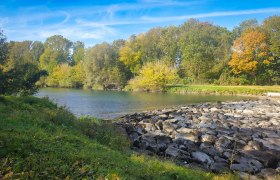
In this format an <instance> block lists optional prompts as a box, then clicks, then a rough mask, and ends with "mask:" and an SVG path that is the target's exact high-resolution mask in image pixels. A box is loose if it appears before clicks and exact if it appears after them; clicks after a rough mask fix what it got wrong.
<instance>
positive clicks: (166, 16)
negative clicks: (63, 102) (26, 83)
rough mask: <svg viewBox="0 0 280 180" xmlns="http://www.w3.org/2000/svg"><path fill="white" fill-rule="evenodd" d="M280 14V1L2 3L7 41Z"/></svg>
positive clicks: (86, 36) (88, 40) (122, 34)
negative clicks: (191, 21) (195, 20)
mask: <svg viewBox="0 0 280 180" xmlns="http://www.w3.org/2000/svg"><path fill="white" fill-rule="evenodd" d="M272 15H280V0H231V1H228V0H134V1H132V0H130V1H120V0H118V1H117V0H116V1H100V0H99V1H98V0H95V1H94V0H92V1H90V0H80V1H79V0H67V1H66V0H56V1H55V0H44V1H42V0H1V1H0V28H1V29H3V30H4V34H6V35H7V37H8V40H15V41H23V40H40V41H44V40H45V39H46V38H47V37H49V36H51V35H54V34H60V35H63V36H65V37H66V38H68V39H70V40H72V41H77V40H81V41H83V42H85V44H86V45H87V46H91V45H94V44H96V43H100V42H103V41H107V42H112V41H113V40H115V39H120V38H122V39H127V38H128V37H129V36H130V35H131V34H138V33H141V32H146V31H148V30H149V29H150V28H152V27H156V26H169V25H180V24H182V23H183V22H185V21H187V20H188V19H189V18H197V19H199V20H201V21H209V22H212V23H214V24H216V25H220V26H224V27H227V28H228V29H230V30H231V29H232V28H233V27H235V26H237V25H238V24H239V23H240V22H242V21H243V20H245V19H253V18H255V19H257V20H259V21H260V22H261V21H262V20H263V19H265V18H267V17H269V16H272Z"/></svg>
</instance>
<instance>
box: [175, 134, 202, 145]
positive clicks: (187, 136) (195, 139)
mask: <svg viewBox="0 0 280 180" xmlns="http://www.w3.org/2000/svg"><path fill="white" fill-rule="evenodd" d="M175 139H184V140H188V141H192V142H195V143H197V142H199V137H198V136H197V135H195V134H194V133H178V134H177V135H176V136H175Z"/></svg>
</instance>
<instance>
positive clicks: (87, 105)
mask: <svg viewBox="0 0 280 180" xmlns="http://www.w3.org/2000/svg"><path fill="white" fill-rule="evenodd" d="M36 96H38V97H44V96H48V97H49V98H50V99H52V100H54V101H55V102H57V103H58V104H59V105H63V106H67V107H68V108H69V109H70V111H72V112H73V113H74V114H75V115H77V116H81V115H91V116H94V117H98V118H104V119H112V118H115V117H118V116H120V115H123V114H125V113H133V112H140V111H145V110H153V109H160V108H165V107H173V106H178V105H185V104H193V103H201V102H217V101H232V100H241V99H244V97H238V96H219V95H198V94H188V95H180V94H162V93H143V92H141V93H140V92H118V91H96V90H79V89H63V88H44V89H41V90H40V91H39V92H38V94H36ZM247 99H248V98H247Z"/></svg>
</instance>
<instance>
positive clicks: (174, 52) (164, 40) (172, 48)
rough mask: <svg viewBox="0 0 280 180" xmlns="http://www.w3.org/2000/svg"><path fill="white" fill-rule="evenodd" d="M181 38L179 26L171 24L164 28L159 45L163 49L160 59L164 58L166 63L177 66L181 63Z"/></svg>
mask: <svg viewBox="0 0 280 180" xmlns="http://www.w3.org/2000/svg"><path fill="white" fill-rule="evenodd" d="M179 38H180V31H179V28H177V27H175V26H169V27H167V28H163V29H162V32H161V36H160V39H159V43H158V45H157V46H159V48H160V49H161V53H162V56H161V57H160V59H162V60H164V61H165V62H166V63H168V64H170V65H173V66H174V67H177V66H179V65H180V60H181V51H180V49H179V43H178V42H179Z"/></svg>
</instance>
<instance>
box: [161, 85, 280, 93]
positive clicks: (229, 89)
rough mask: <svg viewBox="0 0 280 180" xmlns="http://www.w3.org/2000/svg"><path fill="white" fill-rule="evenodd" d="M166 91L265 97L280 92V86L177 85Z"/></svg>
mask: <svg viewBox="0 0 280 180" xmlns="http://www.w3.org/2000/svg"><path fill="white" fill-rule="evenodd" d="M165 91H166V92H170V93H203V94H225V95H264V94H266V93H267V92H280V86H216V85H176V86H168V87H166V88H165Z"/></svg>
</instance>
